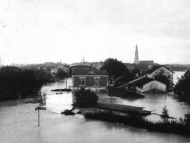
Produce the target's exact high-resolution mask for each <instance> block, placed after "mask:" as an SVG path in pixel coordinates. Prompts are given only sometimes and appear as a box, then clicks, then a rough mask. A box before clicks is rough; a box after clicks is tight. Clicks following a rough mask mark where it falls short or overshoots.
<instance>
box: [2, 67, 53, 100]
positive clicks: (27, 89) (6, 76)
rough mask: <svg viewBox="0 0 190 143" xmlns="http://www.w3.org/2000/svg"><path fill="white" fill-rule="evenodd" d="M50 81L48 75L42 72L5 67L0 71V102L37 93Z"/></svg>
mask: <svg viewBox="0 0 190 143" xmlns="http://www.w3.org/2000/svg"><path fill="white" fill-rule="evenodd" d="M49 81H50V75H49V74H48V73H45V72H44V71H43V70H38V71H35V70H30V69H24V70H22V69H20V68H18V67H13V66H6V67H2V68H1V69H0V100H12V99H18V98H24V97H26V96H28V95H31V94H34V93H35V92H38V91H39V90H40V88H41V87H42V85H43V84H45V83H47V82H49Z"/></svg>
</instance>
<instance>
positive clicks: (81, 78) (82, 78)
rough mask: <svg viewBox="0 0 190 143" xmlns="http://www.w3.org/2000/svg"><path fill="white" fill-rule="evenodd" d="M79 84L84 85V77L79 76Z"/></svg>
mask: <svg viewBox="0 0 190 143" xmlns="http://www.w3.org/2000/svg"><path fill="white" fill-rule="evenodd" d="M80 81H81V85H86V77H80Z"/></svg>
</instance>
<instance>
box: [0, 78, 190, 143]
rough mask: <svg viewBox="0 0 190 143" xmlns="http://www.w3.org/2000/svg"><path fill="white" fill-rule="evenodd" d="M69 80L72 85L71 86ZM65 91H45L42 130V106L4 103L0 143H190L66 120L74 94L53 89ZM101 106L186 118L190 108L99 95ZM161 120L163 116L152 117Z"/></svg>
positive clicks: (151, 98)
mask: <svg viewBox="0 0 190 143" xmlns="http://www.w3.org/2000/svg"><path fill="white" fill-rule="evenodd" d="M71 84H72V83H71V79H68V85H71ZM58 88H65V81H64V82H60V83H51V84H47V85H46V86H44V87H43V88H42V90H41V91H42V93H43V94H46V106H47V110H45V111H43V110H42V111H40V115H41V116H40V121H41V122H40V127H38V126H37V125H38V123H37V111H34V109H35V107H37V106H38V104H36V103H35V104H31V103H27V104H26V103H25V101H26V99H25V100H17V101H7V102H0V132H1V134H0V142H2V143H17V142H19V143H34V142H35V143H52V142H54V143H57V142H58V143H63V142H64V143H115V142H118V143H124V142H130V143H147V142H151V143H189V142H190V138H188V137H184V136H180V135H175V134H165V133H154V132H149V131H146V130H143V129H137V128H134V127H130V126H126V125H120V124H114V123H108V122H103V121H96V120H86V119H85V118H84V117H83V115H75V116H65V115H61V114H60V112H61V111H63V110H64V109H71V108H72V105H71V104H72V93H71V92H68V93H67V92H63V94H56V93H59V92H53V91H51V90H52V89H58ZM99 97H100V102H108V103H117V104H126V105H135V106H143V107H145V109H147V110H155V111H154V112H155V113H161V110H162V108H163V107H164V106H167V108H168V110H169V115H170V116H174V117H176V118H179V117H183V115H184V113H186V112H187V111H189V109H190V106H188V105H184V104H183V103H178V102H177V101H176V100H175V99H173V98H172V97H171V96H168V95H166V94H155V95H150V94H149V95H146V97H145V98H143V99H137V100H132V99H131V100H129V99H125V98H117V97H108V96H107V95H106V94H99ZM148 118H150V119H152V120H154V119H155V120H157V119H158V118H159V116H157V115H151V116H150V117H148Z"/></svg>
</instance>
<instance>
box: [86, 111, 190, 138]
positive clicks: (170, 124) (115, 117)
mask: <svg viewBox="0 0 190 143" xmlns="http://www.w3.org/2000/svg"><path fill="white" fill-rule="evenodd" d="M84 116H85V118H87V119H96V120H102V121H107V122H114V123H120V124H124V125H130V126H133V127H136V128H141V129H147V130H148V131H153V132H162V133H170V134H173V133H175V134H180V135H186V136H190V124H189V123H186V122H185V121H183V120H180V121H177V120H171V121H170V120H168V119H164V120H163V121H157V122H152V121H150V120H147V119H146V118H144V117H139V116H134V115H124V114H119V113H113V112H111V111H96V112H89V113H86V114H85V115H84Z"/></svg>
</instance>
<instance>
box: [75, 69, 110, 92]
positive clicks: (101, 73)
mask: <svg viewBox="0 0 190 143" xmlns="http://www.w3.org/2000/svg"><path fill="white" fill-rule="evenodd" d="M72 82H73V88H74V89H79V88H80V87H84V88H90V89H91V90H100V89H107V85H108V73H107V72H106V71H105V70H97V69H95V68H92V67H86V66H77V67H72Z"/></svg>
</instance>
